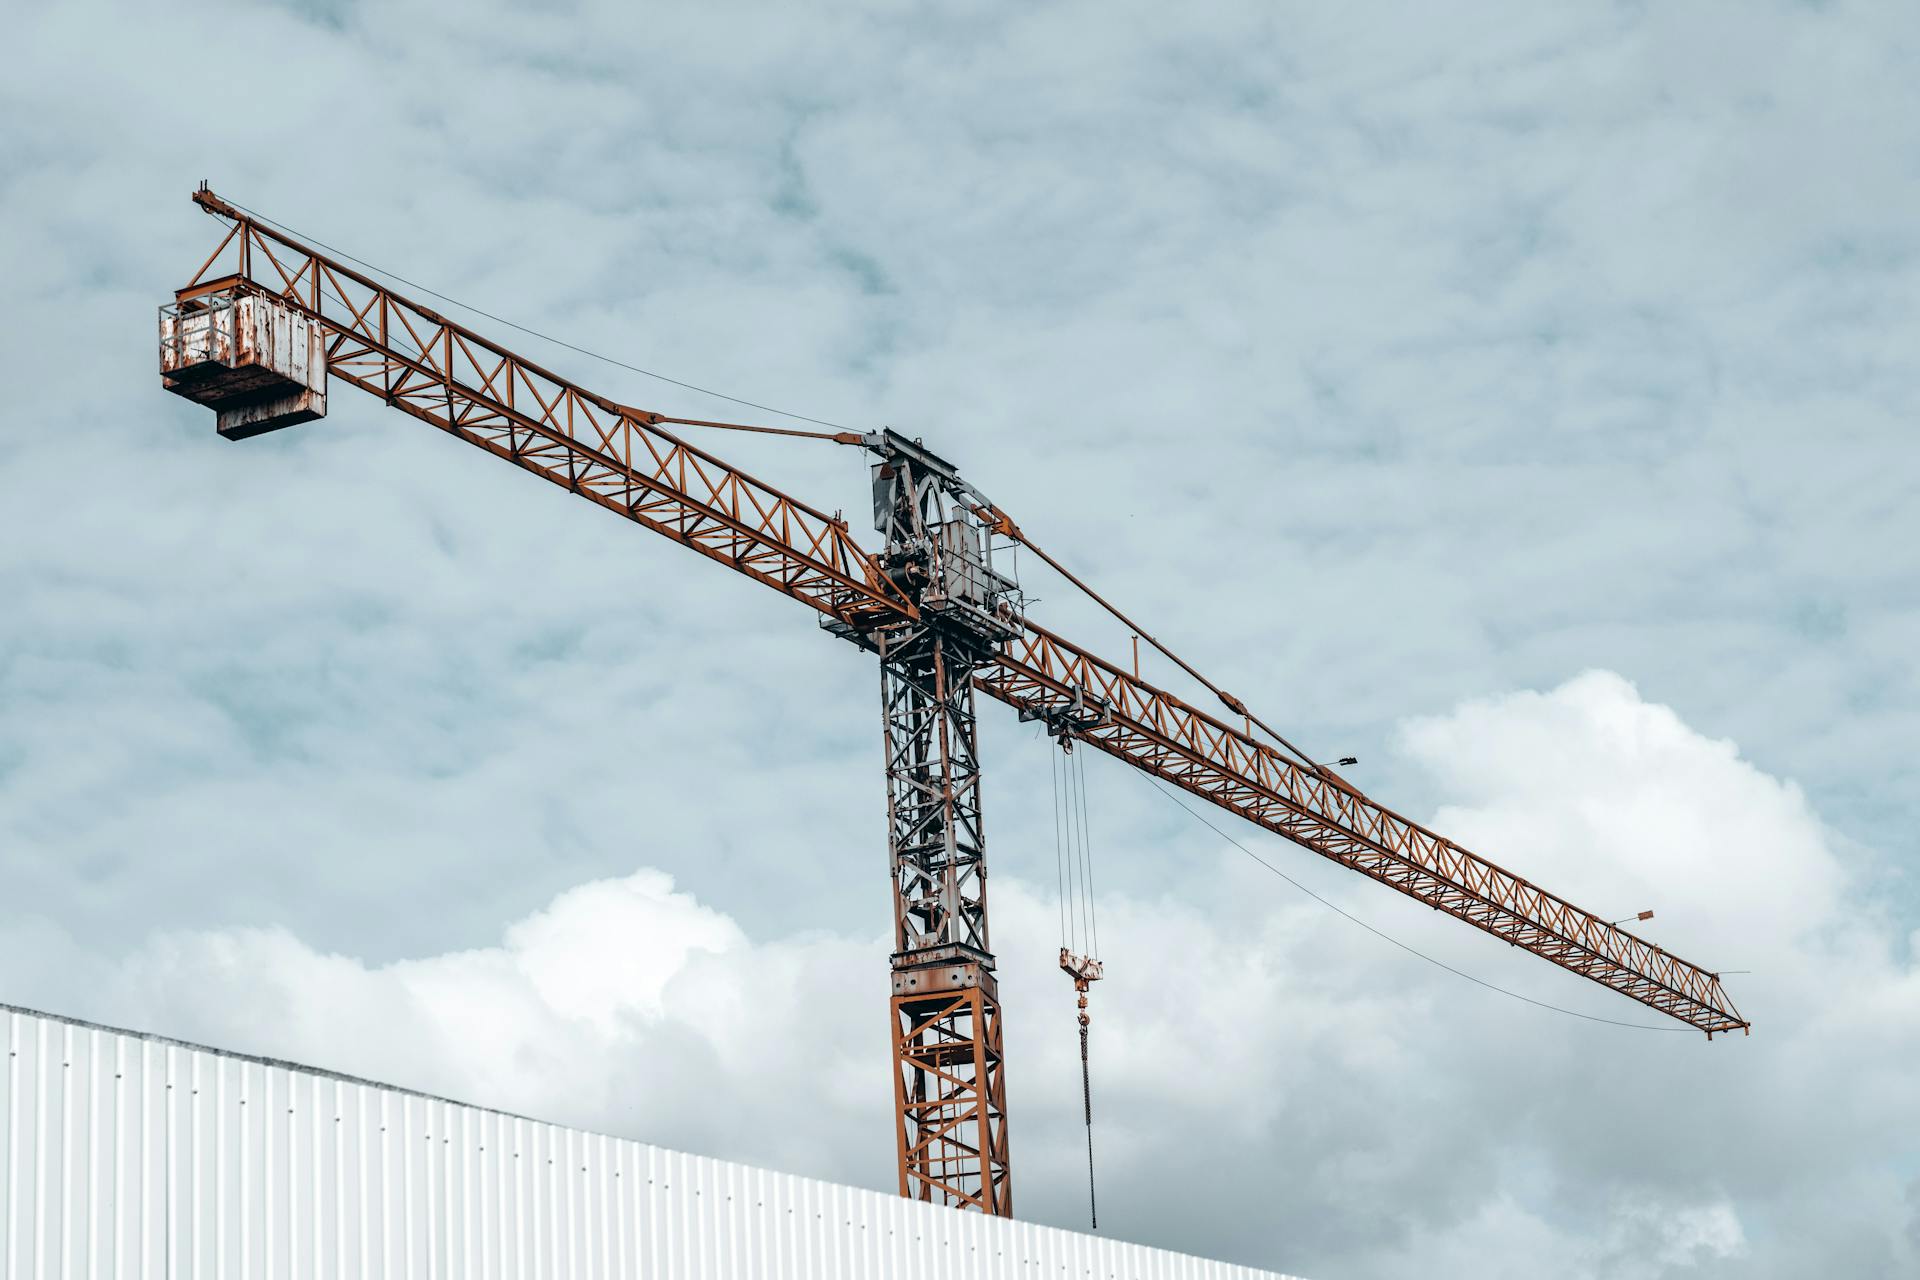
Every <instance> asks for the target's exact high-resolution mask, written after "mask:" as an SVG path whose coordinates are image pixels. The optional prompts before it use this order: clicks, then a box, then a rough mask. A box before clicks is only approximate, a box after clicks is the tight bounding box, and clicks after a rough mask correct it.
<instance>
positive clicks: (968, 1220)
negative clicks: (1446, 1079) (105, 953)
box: [0, 1005, 1274, 1280]
mask: <svg viewBox="0 0 1920 1280" xmlns="http://www.w3.org/2000/svg"><path fill="white" fill-rule="evenodd" d="M0 1019H4V1025H0V1031H3V1032H4V1034H3V1035H0V1039H4V1041H5V1043H6V1046H7V1057H6V1060H5V1063H4V1065H0V1153H3V1154H4V1161H3V1162H0V1276H3V1277H4V1280H43V1278H46V1280H51V1278H52V1277H60V1278H62V1280H66V1278H68V1277H85V1278H86V1280H102V1278H113V1280H118V1278H119V1277H154V1278H159V1277H167V1278H169V1280H171V1278H174V1277H195V1278H196V1280H201V1278H204V1280H242V1278H246V1280H252V1278H254V1277H260V1278H262V1280H308V1278H312V1280H319V1278H320V1277H366V1278H367V1280H374V1278H379V1280H387V1278H389V1277H392V1278H395V1280H439V1278H440V1277H449V1278H453V1277H458V1278H460V1280H467V1278H472V1280H517V1278H522V1277H525V1278H531V1277H541V1278H542V1280H548V1278H551V1280H576V1278H578V1280H588V1278H598V1277H632V1276H646V1277H655V1276H658V1277H666V1276H676V1277H677V1276H699V1277H736V1276H738V1277H755V1278H758V1277H769V1278H778V1280H785V1278H787V1277H793V1278H795V1280H800V1278H813V1277H820V1278H825V1280H903V1278H911V1280H939V1278H942V1277H953V1278H955V1280H958V1278H959V1277H968V1278H972V1277H983V1278H992V1280H1003V1278H1004V1280H1016V1278H1018V1280H1040V1278H1045V1280H1175V1278H1177V1280H1262V1278H1270V1277H1273V1276H1274V1273H1272V1272H1265V1271H1253V1270H1250V1269H1248V1268H1245V1267H1234V1266H1228V1265H1226V1264H1225V1263H1219V1262H1209V1261H1206V1260H1203V1259H1199V1258H1192V1257H1188V1256H1186V1255H1183V1254H1177V1253H1169V1252H1166V1251H1164V1250H1158V1249H1146V1248H1142V1247H1140V1246H1137V1245H1128V1244H1120V1243H1116V1242H1114V1241H1111V1240H1106V1239H1102V1238H1100V1237H1097V1236H1087V1235H1081V1234H1079V1233H1076V1232H1071V1231H1061V1230H1057V1229H1055V1228H1051V1227H1040V1226H1034V1225H1032V1224H1030V1223H1024V1222H1009V1221H1006V1220H1004V1219H998V1218H988V1217H984V1216H982V1215H980V1214H971V1213H961V1212H958V1211H955V1210H952V1209H945V1208H937V1207H934V1206H930V1205H923V1204H917V1203H914V1202H912V1201H907V1200H901V1199H899V1198H897V1197H894V1196H888V1195H882V1194H879V1193H877V1192H872V1191H863V1190H858V1189H856V1188H852V1187H843V1186H837V1185H834V1184H832V1183H827V1182H818V1181H814V1180H812V1179H809V1178H796V1177H793V1176H791V1175H788V1174H781V1173H771V1172H768V1171H766V1170H764V1169H753V1168H748V1167H746V1166H744V1165H737V1164H729V1163H726V1162H723V1161H719V1160H709V1159H706V1158H703V1157H700V1156H692V1155H683V1154H681V1153H679V1152H674V1151H663V1150H661V1149H660V1148H658V1147H650V1146H647V1145H645V1144H643V1143H639V1142H629V1141H625V1140H623V1139H618V1138H609V1137H605V1136H602V1135H600V1134H594V1133H583V1132H580V1131H578V1130H574V1129H564V1128H561V1127H559V1126H557V1125H550V1124H541V1123H538V1122H536V1121H532V1120H527V1119H523V1118H521V1117H518V1116H511V1115H505V1114H503V1113H501V1112H497V1111H486V1110H482V1109H480V1108H477V1107H469V1106H463V1105H461V1104H459V1103H454V1102H447V1101H445V1100H442V1099H439V1098H431V1097H427V1096H424V1095H422V1094H417V1093H409V1092H407V1091H405V1090H401V1089H393V1088H388V1087H386V1086H384V1085H376V1084H371V1083H368V1082H366V1081H362V1080H354V1079H350V1078H347V1077H343V1076H337V1075H332V1074H329V1073H327V1072H324V1071H315V1070H311V1069H308V1068H304V1067H296V1066H292V1065H290V1064H287V1063H280V1062H270V1061H265V1060H262V1059H257V1058H248V1057H242V1056H240V1055H236V1054H227V1053H221V1052H219V1051H217V1050H212V1049H205V1048H200V1047H197V1046H193V1045H186V1044H181V1043H179V1042H177V1041H171V1040H165V1039H161V1038H158V1037H152V1036H143V1035H139V1034H136V1033H133V1032H125V1031H116V1030H113V1029H110V1028H106V1027H98V1026H93V1025H91V1024H87V1023H80V1022H74V1021H70V1020H67V1019H63V1018H58V1017H54V1016H51V1015H48V1014H41V1013H34V1012H31V1011H29V1010H24V1009H15V1008H12V1007H11V1006H6V1005H0Z"/></svg>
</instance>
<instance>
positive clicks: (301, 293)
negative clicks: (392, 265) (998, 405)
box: [179, 191, 915, 625]
mask: <svg viewBox="0 0 1920 1280" xmlns="http://www.w3.org/2000/svg"><path fill="white" fill-rule="evenodd" d="M194 199H195V201H196V202H198V203H199V204H200V205H201V206H202V207H204V208H207V209H208V210H209V211H210V212H213V213H216V214H219V215H221V216H223V217H226V218H230V219H233V220H234V226H233V229H232V231H230V232H229V233H228V236H227V238H226V240H224V241H223V242H222V243H221V245H220V246H219V247H218V248H217V249H215V251H214V253H213V255H212V256H210V257H209V258H208V260H207V262H206V263H205V264H203V265H202V267H201V269H200V270H199V271H198V272H196V273H195V275H194V277H193V280H192V281H190V282H189V284H188V286H187V288H185V289H182V290H180V291H179V296H181V297H182V298H186V297H191V296H193V295H194V294H195V293H197V292H211V291H213V290H216V289H220V288H224V287H230V286H231V285H232V284H234V283H235V282H236V281H238V282H244V285H245V286H246V287H252V288H256V289H259V290H260V291H262V292H265V293H268V294H271V295H273V296H275V297H278V298H280V299H282V300H283V301H285V302H287V303H289V304H291V305H293V306H295V307H297V308H299V309H300V310H302V311H304V312H305V313H306V314H308V315H309V316H311V317H313V318H314V319H316V320H318V321H319V322H320V324H321V326H322V327H323V329H324V330H325V331H326V333H327V342H326V351H327V361H328V371H329V372H330V373H331V374H332V375H333V376H335V377H337V378H340V379H341V380H343V381H345V382H348V383H351V384H352V385H353V386H356V387H359V388H360V389H361V390H363V391H368V392H371V393H372V394H373V395H376V396H378V397H380V398H381V399H383V400H385V401H386V402H387V403H388V404H389V405H391V406H393V407H394V408H396V409H399V410H401V411H402V412H404V413H408V414H411V415H413V416H414V417H416V418H419V419H421V420H422V421H424V422H428V423H431V424H432V425H434V426H436V427H438V428H440V429H441V430H443V431H445V432H447V433H449V434H451V435H455V436H458V437H459V438H461V439H462V440H465V441H467V442H468V443H469V444H474V445H478V446H479V447H480V448H483V449H485V450H487V451H488V452H489V453H492V454H495V455H496V456H498V457H501V458H505V459H506V460H507V461H509V462H512V463H514V464H515V465H517V466H520V467H523V468H525V469H526V470H528V471H531V472H533V473H534V474H535V475H538V476H541V477H542V478H544V479H547V480H550V481H552V482H553V483H555V484H557V485H560V486H561V487H562V488H565V489H568V490H570V491H572V492H574V493H577V494H579V495H581V496H582V497H584V498H587V499H589V500H591V501H593V502H596V503H598V504H599V505H601V506H603V507H606V508H607V509H608V510H611V511H614V512H616V513H618V514H620V515H622V516H625V517H626V518H627V519H629V520H632V521H633V522H635V523H636V524H640V525H643V526H645V527H646V528H649V529H652V530H653V531H654V532H656V533H659V534H663V535H665V536H666V537H668V538H671V539H673V540H674V541H675V542H678V543H680V544H681V545H683V546H686V547H691V548H692V549H693V550H695V551H698V552H699V553H700V554H702V555H704V556H707V557H709V558H710V559H713V560H717V561H719V562H720V563H722V564H725V565H726V566H728V567H729V568H732V569H735V570H737V571H739V572H740V573H743V574H745V575H747V576H748V577H750V578H753V579H755V580H757V581H759V582H761V583H764V584H765V585H767V586H770V587H772V588H773V589H775V590H776V591H780V592H782V593H783V594H786V595H789V596H792V597H793V598H795V599H797V600H800V601H802V602H804V603H806V604H809V605H812V606H813V607H814V608H816V609H818V610H820V611H821V612H822V613H824V614H828V615H830V616H832V617H835V618H839V619H841V620H842V621H846V622H849V623H853V624H856V625H858V624H864V623H867V622H870V621H871V620H872V619H874V618H875V617H877V616H889V615H897V616H901V617H912V616H914V614H915V610H914V608H913V606H912V605H911V604H909V603H908V602H907V601H906V600H905V598H904V597H903V596H902V595H901V593H900V591H899V590H898V588H897V587H895V586H894V585H893V584H892V583H891V582H889V581H888V580H887V578H886V575H884V574H883V573H881V572H880V570H879V567H878V566H877V565H876V564H875V562H874V559H873V557H872V556H871V555H870V554H868V552H867V551H866V550H865V549H863V548H862V547H861V546H860V545H859V544H858V543H857V542H855V541H854V539H853V537H852V536H851V534H850V533H849V531H848V528H847V522H846V521H845V520H844V519H843V518H839V517H836V516H829V515H827V514H826V513H824V512H822V511H819V510H817V509H815V508H813V507H810V506H808V505H806V504H805V503H802V502H800V501H798V500H796V499H794V498H791V497H788V496H787V495H786V494H783V493H781V492H780V491H779V490H777V489H774V488H773V487H772V486H770V485H766V484H763V483H761V482H760V481H758V480H756V479H754V478H753V477H752V476H750V475H748V474H747V473H746V472H744V471H741V470H740V469H738V468H736V467H733V466H731V465H729V464H728V463H726V462H723V461H722V460H720V459H719V458H716V457H715V456H713V455H712V454H710V453H707V452H705V451H704V450H701V449H698V448H696V447H694V446H693V445H690V444H688V443H686V442H685V441H684V440H681V439H679V438H678V437H677V436H675V435H673V434H671V433H670V432H668V431H666V430H664V429H663V424H669V423H674V422H689V421H690V420H688V419H675V418H669V417H667V416H665V415H662V414H656V413H649V412H647V411H645V410H641V409H633V408H629V407H627V406H625V405H620V404H616V403H615V402H613V401H611V400H608V399H606V398H605V397H604V396H599V395H595V394H594V393H592V392H590V391H587V390H585V389H584V388H582V387H579V386H577V385H576V384H574V383H572V382H570V381H568V380H567V379H565V378H562V377H560V376H559V375H557V374H554V373H551V372H549V371H548V370H546V369H544V368H542V367H540V366H539V365H537V364H534V363H533V362H532V361H529V360H526V359H524V358H522V357H520V356H517V355H515V354H514V353H512V352H510V351H508V350H506V349H505V348H504V347H501V346H498V345H496V344H494V343H493V342H490V341H489V340H487V339H486V338H483V337H481V336H480V335H479V334H477V333H475V332H474V331H472V330H471V329H468V328H466V327H465V326H462V325H459V324H456V323H454V322H453V321H450V320H448V319H446V318H445V317H443V316H441V315H439V314H437V313H436V312H434V311H432V310H431V309H429V308H427V307H424V306H421V305H419V304H418V303H414V302H410V301H408V300H407V299H405V298H402V297H401V296H399V295H398V294H396V293H394V292H393V291H392V290H390V289H388V288H386V287H385V286H383V285H381V284H379V283H378V282H376V281H374V280H373V279H371V278H369V277H368V276H366V275H363V274H361V273H360V272H357V271H355V270H353V269H352V268H350V267H348V266H346V265H344V264H342V263H339V262H336V261H334V260H333V259H331V258H329V257H327V256H325V255H323V254H321V253H318V252H316V251H315V250H313V249H310V248H308V247H307V246H305V245H302V244H300V243H299V242H298V241H295V240H293V239H292V238H291V237H288V236H286V235H283V234H281V233H280V232H278V231H276V230H274V229H273V228H271V227H268V226H265V225H263V224H261V223H259V222H257V221H254V220H253V219H252V218H250V217H248V216H247V215H245V214H243V213H242V212H240V211H239V210H237V209H235V208H234V207H233V206H231V205H228V204H226V202H224V201H222V200H221V199H220V198H219V197H218V196H215V195H214V194H213V193H211V192H207V191H202V192H199V193H197V194H196V195H195V197H194ZM216 264H220V266H221V267H224V268H225V269H224V270H222V269H218V268H217V266H216Z"/></svg>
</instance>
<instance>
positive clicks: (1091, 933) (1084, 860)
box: [1074, 756, 1100, 957]
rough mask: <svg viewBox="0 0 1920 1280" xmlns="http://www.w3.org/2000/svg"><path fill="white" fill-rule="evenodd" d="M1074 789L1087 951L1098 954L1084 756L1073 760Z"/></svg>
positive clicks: (1094, 954) (1097, 931)
mask: <svg viewBox="0 0 1920 1280" xmlns="http://www.w3.org/2000/svg"><path fill="white" fill-rule="evenodd" d="M1074 770H1075V774H1076V791H1077V793H1078V798H1079V803H1080V884H1081V887H1082V888H1083V889H1084V890H1085V893H1086V912H1087V951H1088V953H1089V954H1090V955H1093V956H1095V957H1098V956H1099V954H1100V917H1099V914H1098V908H1097V907H1096V906H1095V905H1094V896H1093V837H1092V835H1091V833H1090V831H1089V824H1088V821H1087V762H1086V758H1085V757H1084V756H1081V757H1079V758H1078V759H1076V760H1075V762H1074Z"/></svg>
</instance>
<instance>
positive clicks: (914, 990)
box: [823, 431, 1017, 1214]
mask: <svg viewBox="0 0 1920 1280" xmlns="http://www.w3.org/2000/svg"><path fill="white" fill-rule="evenodd" d="M869 447H871V448H873V449H874V450H875V452H877V453H879V455H880V460H879V461H878V462H876V463H874V464H873V510H874V527H875V528H876V529H877V530H878V531H879V532H880V533H881V534H882V535H883V536H884V539H885V541H884V545H883V548H882V550H881V553H880V557H879V562H880V566H881V568H882V570H883V571H884V572H885V573H886V574H887V576H888V577H889V578H890V579H892V580H893V581H894V582H896V583H898V584H900V585H901V586H902V587H903V588H904V591H905V595H906V598H907V600H908V601H909V603H911V604H912V605H913V606H914V607H915V610H916V612H917V615H918V616H917V617H913V618H903V617H898V616H893V617H882V618H880V619H879V620H878V621H877V624H876V625H873V626H871V627H868V628H865V629H856V628H852V627H848V626H847V625H845V624H842V623H837V622H834V621H832V620H823V621H825V622H826V623H827V625H828V629H829V630H832V631H834V632H836V633H837V634H841V635H844V636H845V637H846V638H848V639H850V640H853V641H855V642H856V643H858V644H860V645H862V646H863V647H865V648H868V649H871V650H872V651H873V652H874V653H876V654H878V655H879V658H880V707H881V721H882V726H883V730H884V750H885V761H886V775H887V854H888V859H889V863H890V865H891V867H892V873H893V922H894V951H893V956H892V962H891V963H892V968H893V994H892V1001H891V1007H892V1014H893V1016H892V1023H893V1051H894V1081H893V1084H894V1110H895V1115H896V1121H895V1129H896V1144H897V1151H898V1156H899V1174H900V1194H901V1195H903V1196H910V1197H912V1198H915V1199H920V1200H931V1201H934V1202H937V1203H941V1204H949V1205H957V1206H962V1207H966V1208H973V1209H981V1210H984V1211H986V1212H988V1213H996V1214H1010V1213H1012V1211H1013V1188H1012V1183H1011V1179H1010V1176H1009V1166H1008V1160H1007V1095H1006V1078H1005V1074H1004V1068H1005V1059H1004V1053H1003V1050H1002V1045H1001V1035H1000V987H999V982H998V980H997V979H996V977H995V975H994V961H993V948H992V945H991V943H990V941H989V938H988V932H987V848H986V828H985V825H984V822H983V819H982V814H981V795H980V792H981V786H980V753H979V730H978V725H977V720H976V716H975V713H974V680H975V677H976V676H977V675H978V673H979V672H980V671H981V670H983V669H984V668H986V667H988V666H990V665H992V663H993V661H994V658H995V655H996V654H997V653H998V652H999V651H1000V649H1001V648H1002V647H1003V646H1004V645H1005V644H1006V642H1007V641H1008V640H1009V639H1010V638H1011V637H1012V636H1013V635H1014V633H1015V631H1016V630H1017V616H1016V613H1015V587H1014V584H1013V583H1012V582H1011V581H1010V580H1008V579H1007V578H1005V577H1003V576H1001V575H1000V574H997V573H995V572H994V570H993V567H992V564H991V556H992V539H991V537H990V534H989V531H988V530H987V529H986V528H985V526H984V525H983V524H982V523H981V521H980V519H979V517H978V516H977V515H976V514H975V513H974V511H973V510H972V506H973V505H977V504H973V503H970V502H969V495H968V493H967V491H966V488H965V486H964V485H963V482H961V480H960V478H959V475H958V474H957V473H956V472H955V470H954V469H953V467H952V466H951V465H950V464H948V463H947V462H945V461H944V460H942V459H941V458H939V457H937V456H936V455H934V454H933V453H932V452H930V451H929V450H927V449H926V448H925V447H924V446H922V445H920V444H919V443H918V442H915V441H909V440H907V439H906V438H905V437H903V436H901V435H899V434H897V433H895V432H892V431H886V432H882V433H880V434H879V436H878V437H876V438H874V439H873V440H872V443H871V444H870V446H869Z"/></svg>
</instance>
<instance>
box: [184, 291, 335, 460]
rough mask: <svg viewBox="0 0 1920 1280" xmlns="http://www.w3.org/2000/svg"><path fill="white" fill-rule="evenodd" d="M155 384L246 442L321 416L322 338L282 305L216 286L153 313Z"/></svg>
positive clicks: (228, 435) (324, 357)
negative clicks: (201, 408)
mask: <svg viewBox="0 0 1920 1280" xmlns="http://www.w3.org/2000/svg"><path fill="white" fill-rule="evenodd" d="M160 381H161V385H163V386H164V387H165V388H166V389H167V390H168V391H171V392H173V393H174V394H175V395H177V396H181V397H183V398H185V399H188V400H191V401H193V402H194V403H195V404H203V405H206V406H207V407H208V408H210V409H212V410H214V412H215V421H214V426H215V429H216V430H217V431H219V433H220V434H221V435H222V436H224V437H226V438H227V439H229V440H245V439H247V438H249V437H251V436H257V435H262V434H264V433H266V432H268V431H278V430H279V429H280V428H282V427H291V426H294V425H296V424H299V423H302V422H312V421H314V420H315V419H316V418H324V417H325V416H326V413H327V353H326V346H325V338H324V335H323V334H322V332H321V329H320V326H319V325H317V324H316V323H314V321H313V320H312V319H310V318H309V317H308V316H306V315H303V314H302V313H300V312H298V311H296V310H294V309H293V308H292V307H289V306H287V305H286V304H285V303H282V302H279V301H277V300H276V299H273V298H269V297H266V296H265V295H262V294H258V293H253V292H250V291H248V290H247V289H246V288H245V287H244V286H243V285H242V284H241V283H240V282H238V281H233V280H229V281H223V282H218V283H217V285H216V287H213V288H204V287H203V288H202V289H198V290H194V291H193V292H192V293H191V294H189V295H187V296H183V297H178V298H176V299H175V300H174V302H173V303H172V304H170V305H168V306H165V307H162V308H160Z"/></svg>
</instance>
